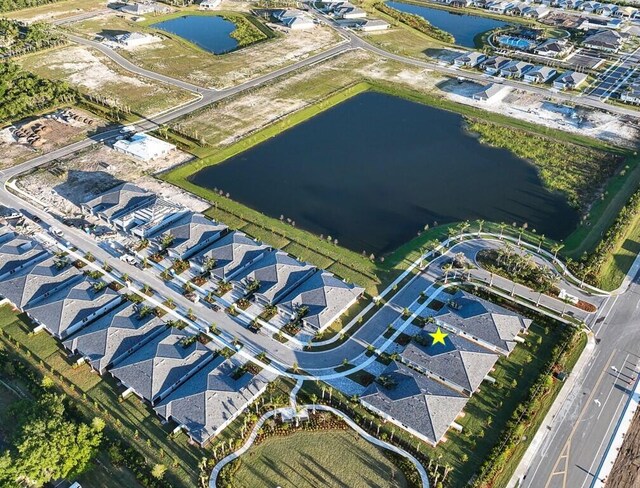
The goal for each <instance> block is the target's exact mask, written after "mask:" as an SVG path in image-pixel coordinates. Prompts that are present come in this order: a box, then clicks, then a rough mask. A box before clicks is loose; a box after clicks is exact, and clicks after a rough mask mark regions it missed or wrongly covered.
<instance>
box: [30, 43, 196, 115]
mask: <svg viewBox="0 0 640 488" xmlns="http://www.w3.org/2000/svg"><path fill="white" fill-rule="evenodd" d="M20 62H21V64H22V65H23V66H24V67H25V68H26V69H28V70H30V71H33V72H34V73H36V74H38V75H40V76H43V77H45V78H53V79H60V80H65V81H67V82H68V83H70V84H71V85H74V86H76V87H77V88H78V89H79V90H81V91H83V92H85V93H88V94H90V95H92V96H96V97H100V98H102V99H105V100H106V101H107V102H108V103H109V104H111V105H116V106H118V107H128V108H130V109H131V111H132V112H134V113H139V114H141V115H147V116H148V115H152V114H155V113H158V112H161V111H163V110H167V109H169V108H171V107H174V106H176V105H180V104H181V103H185V102H186V101H188V100H191V99H193V94H191V93H189V92H187V91H184V90H180V89H178V88H175V87H173V86H169V85H165V84H164V83H160V82H155V81H152V80H150V79H148V78H144V77H141V76H136V75H134V74H133V73H130V72H129V71H125V70H123V69H122V68H120V67H119V66H118V65H117V64H116V63H114V62H113V61H111V60H110V59H109V58H107V57H106V56H104V55H103V54H101V53H100V52H98V51H96V50H93V49H90V48H87V47H84V46H76V45H72V46H67V47H63V48H60V49H55V50H50V51H47V52H42V53H36V54H33V55H30V56H27V57H25V58H23V59H21V60H20Z"/></svg>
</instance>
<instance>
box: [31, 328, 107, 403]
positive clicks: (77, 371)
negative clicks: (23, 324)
mask: <svg viewBox="0 0 640 488" xmlns="http://www.w3.org/2000/svg"><path fill="white" fill-rule="evenodd" d="M41 334H43V335H45V334H46V332H41ZM56 349H57V348H56ZM44 362H45V364H47V366H49V367H50V368H54V369H56V370H57V371H60V372H61V373H64V376H65V378H67V379H68V380H69V381H71V382H72V383H73V384H74V385H76V386H77V387H78V388H79V389H80V391H81V392H84V393H86V392H88V391H89V390H91V388H93V387H94V386H96V385H97V384H98V383H100V376H98V375H97V374H92V372H91V368H90V367H89V366H88V365H87V364H82V365H74V364H72V363H71V362H70V361H69V360H68V359H67V356H66V354H64V353H63V352H62V351H61V350H59V349H57V350H56V352H54V353H53V354H51V356H49V357H48V358H46V359H45V360H44Z"/></svg>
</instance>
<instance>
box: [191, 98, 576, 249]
mask: <svg viewBox="0 0 640 488" xmlns="http://www.w3.org/2000/svg"><path fill="white" fill-rule="evenodd" d="M190 180H191V181H192V182H193V183H195V184H197V185H199V186H202V187H206V188H210V189H218V190H223V191H224V192H229V193H230V196H231V198H233V199H234V200H236V201H239V202H241V203H243V204H245V205H247V206H249V207H252V208H254V209H256V210H258V211H260V212H263V213H264V214H266V215H269V216H271V217H275V218H279V217H280V216H281V215H283V216H284V217H285V218H290V219H292V220H294V221H295V223H296V226H297V227H301V228H303V229H307V230H309V231H311V232H314V233H315V234H322V235H324V236H325V237H326V236H329V235H330V236H332V237H333V238H337V239H338V240H339V243H340V244H341V245H343V246H345V247H348V248H349V249H352V250H354V251H356V252H362V251H363V250H364V251H366V252H367V253H374V254H375V255H381V254H384V253H387V252H389V251H392V250H394V249H396V248H397V247H398V246H400V245H401V244H404V243H405V242H407V241H409V240H410V239H412V238H413V237H415V236H416V233H417V232H418V231H420V230H421V229H423V227H424V225H425V224H429V225H431V226H433V225H434V222H437V223H438V224H445V223H448V222H455V221H461V220H467V219H468V220H474V219H485V220H488V221H494V222H507V223H509V224H511V223H513V222H516V223H518V224H523V223H525V222H526V223H527V224H528V225H529V228H534V229H536V230H537V231H538V232H539V233H540V234H545V235H546V236H548V237H551V238H553V239H563V238H565V237H566V236H567V235H568V234H569V233H570V232H571V231H572V230H573V229H574V228H575V226H576V225H577V222H578V215H577V212H576V211H574V210H573V209H572V208H571V207H569V205H568V204H567V202H566V200H565V198H564V197H563V196H562V195H560V194H557V193H552V192H550V191H548V190H547V189H546V188H545V187H544V186H543V184H542V182H541V180H540V178H539V176H538V173H537V171H536V168H535V167H534V166H533V165H532V164H530V163H529V162H527V161H525V160H523V159H520V158H518V157H516V156H515V155H513V154H512V153H511V152H509V151H506V150H503V149H497V148H493V147H489V146H486V145H483V144H481V143H480V142H479V141H478V139H477V138H476V137H474V136H473V135H471V134H469V133H468V132H467V131H466V130H465V121H464V119H463V117H462V116H460V115H459V114H456V113H452V112H448V111H445V110H441V109H437V108H434V107H430V106H427V105H422V104H419V103H415V102H410V101H407V100H405V99H402V98H398V97H393V96H390V95H385V94H381V93H377V92H366V93H362V94H360V95H357V96H355V97H353V98H350V99H349V100H347V101H345V102H343V103H341V104H339V105H337V106H335V107H333V108H330V109H328V110H326V111H324V112H322V113H321V114H319V115H317V116H315V117H313V118H311V119H309V120H307V121H306V122H303V123H301V124H298V125H296V126H294V127H292V128H291V129H288V130H286V131H284V132H282V133H281V134H279V135H277V136H275V137H273V138H271V139H268V140H267V141H265V142H263V143H261V144H258V145H257V146H254V147H253V148H250V149H248V150H247V151H245V152H243V153H240V154H238V155H236V156H234V157H232V158H229V159H228V160H226V161H224V162H222V163H220V164H217V165H214V166H209V167H206V168H204V169H202V170H200V171H199V172H197V173H195V174H194V175H193V176H191V178H190Z"/></svg>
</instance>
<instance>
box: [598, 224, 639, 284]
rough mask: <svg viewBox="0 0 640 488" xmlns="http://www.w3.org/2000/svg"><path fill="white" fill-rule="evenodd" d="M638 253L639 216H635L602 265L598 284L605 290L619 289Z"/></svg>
mask: <svg viewBox="0 0 640 488" xmlns="http://www.w3.org/2000/svg"><path fill="white" fill-rule="evenodd" d="M639 253H640V214H636V216H635V219H634V221H633V223H632V224H630V225H629V227H628V230H627V232H626V234H625V235H624V236H623V237H622V238H621V239H619V240H618V243H617V245H616V248H615V250H614V251H613V252H612V253H611V254H610V255H609V256H608V258H607V259H606V260H605V262H604V264H603V265H602V267H601V271H600V274H599V276H598V284H599V285H600V286H601V287H602V288H603V289H605V290H614V289H616V288H617V287H619V286H620V285H621V284H622V281H623V280H624V277H625V276H626V274H627V272H628V271H629V269H630V268H631V265H632V264H633V262H634V261H635V259H636V257H637V256H638V254H639Z"/></svg>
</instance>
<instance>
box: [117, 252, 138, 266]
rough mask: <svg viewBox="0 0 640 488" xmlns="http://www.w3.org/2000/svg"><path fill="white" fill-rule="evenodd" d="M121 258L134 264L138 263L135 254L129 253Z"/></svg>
mask: <svg viewBox="0 0 640 488" xmlns="http://www.w3.org/2000/svg"><path fill="white" fill-rule="evenodd" d="M120 259H121V260H122V261H124V262H125V263H127V264H130V265H132V266H133V265H135V264H136V258H134V257H133V256H130V255H129V254H124V255H122V256H120Z"/></svg>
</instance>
